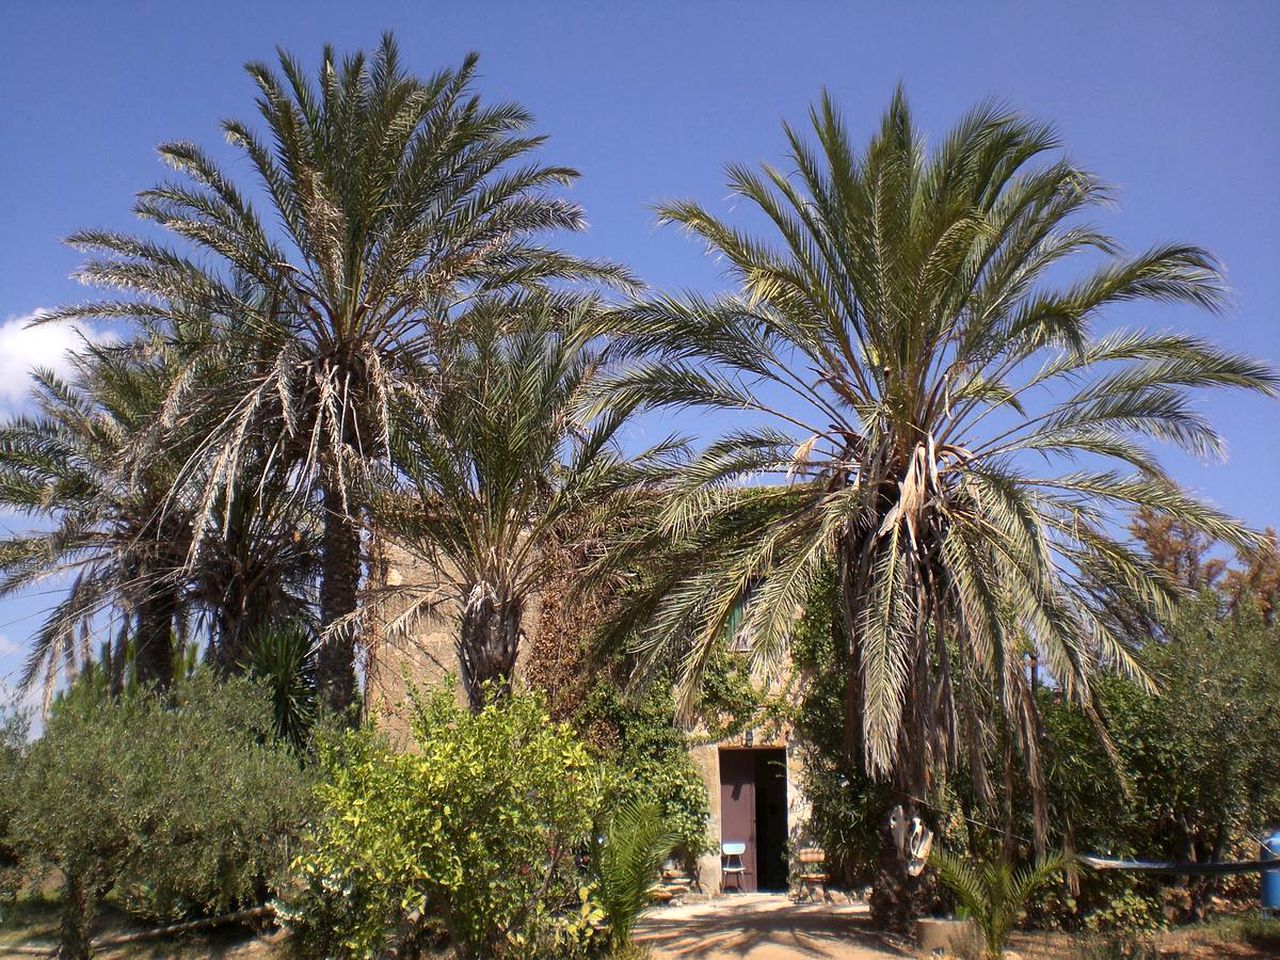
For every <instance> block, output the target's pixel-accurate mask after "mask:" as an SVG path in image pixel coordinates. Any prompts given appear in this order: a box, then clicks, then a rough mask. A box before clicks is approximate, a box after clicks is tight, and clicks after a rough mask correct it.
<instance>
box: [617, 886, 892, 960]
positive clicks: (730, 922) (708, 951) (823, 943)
mask: <svg viewBox="0 0 1280 960" xmlns="http://www.w3.org/2000/svg"><path fill="white" fill-rule="evenodd" d="M636 940H637V941H638V942H639V943H641V944H642V945H644V946H646V947H648V948H649V949H650V950H651V951H652V952H653V956H654V958H655V960H674V958H687V960H894V958H903V957H915V955H916V954H915V952H914V951H913V950H911V949H910V948H909V947H908V946H906V945H901V944H898V943H895V942H894V941H893V940H891V939H889V938H887V937H885V936H884V935H883V934H879V933H876V932H875V931H873V930H871V928H870V924H869V922H868V919H867V908H866V906H865V904H856V903H855V904H838V905H830V904H796V903H792V902H791V901H790V900H788V899H787V898H786V897H782V896H772V895H767V894H741V895H731V896H727V897H721V898H718V899H716V900H712V901H709V902H707V903H700V904H691V905H689V906H681V907H664V908H659V909H656V910H653V911H650V912H649V913H648V914H646V915H645V917H644V918H643V919H642V920H641V921H640V924H639V926H638V928H637V935H636Z"/></svg>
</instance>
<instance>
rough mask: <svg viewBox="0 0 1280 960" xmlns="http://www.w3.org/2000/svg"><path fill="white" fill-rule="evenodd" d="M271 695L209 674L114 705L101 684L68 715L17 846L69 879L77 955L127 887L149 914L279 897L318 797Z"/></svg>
mask: <svg viewBox="0 0 1280 960" xmlns="http://www.w3.org/2000/svg"><path fill="white" fill-rule="evenodd" d="M271 730H272V718H271V710H270V706H269V704H268V702H267V698H266V695H265V694H264V692H263V691H262V690H261V688H259V687H258V686H257V685H255V684H253V683H252V682H250V681H247V680H243V679H235V680H229V681H227V682H226V683H223V684H220V683H218V682H216V680H215V679H214V678H213V677H212V676H211V675H210V674H209V673H208V672H207V671H200V672H198V673H197V674H196V675H195V676H193V677H191V678H189V679H184V680H182V681H180V682H179V683H177V684H176V685H175V687H174V688H173V689H172V690H171V691H170V693H169V695H168V696H167V697H161V696H159V695H157V694H155V693H153V692H150V691H143V692H139V693H134V694H127V695H124V696H121V697H118V698H113V697H111V696H108V695H106V694H105V693H104V691H103V689H102V685H101V684H100V683H98V682H97V681H96V678H94V677H92V676H87V677H85V678H83V679H82V681H81V682H79V683H77V684H76V685H74V686H73V687H72V689H71V690H70V691H69V692H68V693H67V694H66V695H65V696H63V697H62V698H61V699H60V700H59V701H58V702H57V703H56V704H55V706H54V709H53V711H52V712H51V714H50V716H49V719H48V722H47V724H46V725H45V729H44V733H43V735H42V736H41V737H40V739H38V740H37V741H35V743H33V744H32V745H31V747H30V750H29V751H28V753H27V755H26V757H25V758H24V759H23V761H22V763H21V770H20V772H19V774H18V776H17V777H16V780H15V784H14V787H15V790H14V795H13V804H14V805H13V816H12V821H11V823H10V837H11V842H13V843H14V845H15V846H16V847H17V849H18V851H19V852H20V853H21V854H22V855H23V856H24V857H25V858H26V859H28V860H29V861H30V862H31V863H32V864H33V865H35V866H37V867H41V868H48V867H55V868H57V869H58V870H60V871H61V872H62V874H63V876H64V877H65V887H64V896H63V900H64V925H63V942H64V951H65V952H66V955H69V956H81V955H84V956H87V941H88V932H89V927H90V925H91V923H92V920H93V915H94V912H95V909H96V906H97V903H98V902H99V901H100V899H101V898H102V897H103V896H105V895H106V894H107V893H108V892H109V891H111V890H112V889H114V890H115V891H116V892H117V894H118V896H119V898H120V901H121V902H122V903H123V904H124V905H125V906H126V907H127V908H128V909H130V910H133V911H135V912H137V913H140V914H143V915H146V916H149V917H156V918H159V917H164V918H168V917H176V916H180V915H185V914H191V913H203V912H221V911H223V910H226V909H229V908H232V907H235V906H239V905H242V904H245V903H252V902H259V901H261V900H262V899H265V898H266V897H267V896H268V895H269V894H270V891H271V890H272V889H273V888H274V887H275V885H276V882H277V880H278V879H279V878H280V876H281V875H282V873H283V872H284V870H285V868H286V867H287V865H288V862H289V859H290V855H291V851H290V846H291V841H292V839H293V838H294V837H295V836H296V835H297V833H298V832H299V831H300V829H301V825H302V823H303V822H305V818H306V814H307V811H308V803H309V796H310V786H309V784H308V783H307V781H306V776H305V774H304V772H303V771H302V770H301V768H300V767H299V766H298V763H297V761H296V759H295V758H294V757H293V756H292V754H291V753H290V752H289V750H288V749H287V747H285V746H283V745H280V744H278V743H277V742H276V741H274V740H273V739H272V738H271V736H270V732H271Z"/></svg>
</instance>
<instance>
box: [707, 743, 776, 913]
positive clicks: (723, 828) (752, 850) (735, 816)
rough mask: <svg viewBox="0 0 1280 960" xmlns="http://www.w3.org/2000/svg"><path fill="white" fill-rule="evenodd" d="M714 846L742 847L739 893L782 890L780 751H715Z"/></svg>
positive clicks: (732, 883)
mask: <svg viewBox="0 0 1280 960" xmlns="http://www.w3.org/2000/svg"><path fill="white" fill-rule="evenodd" d="M720 841H721V843H743V844H745V845H746V852H745V853H743V855H742V865H743V868H744V869H743V872H742V874H741V875H740V877H739V879H741V881H742V883H741V887H742V889H743V890H744V891H748V892H750V891H756V890H774V891H778V890H786V889H787V751H786V750H785V749H782V748H766V749H760V750H752V749H749V748H742V749H735V748H728V747H722V748H721V749H720ZM728 885H729V889H734V887H735V886H737V884H736V883H735V882H734V880H730V881H729V884H728Z"/></svg>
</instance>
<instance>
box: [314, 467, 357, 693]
mask: <svg viewBox="0 0 1280 960" xmlns="http://www.w3.org/2000/svg"><path fill="white" fill-rule="evenodd" d="M320 549H321V556H320V629H321V645H320V653H319V657H318V658H317V663H316V685H317V688H318V692H319V696H320V702H321V704H323V705H324V706H325V707H327V708H328V709H329V710H332V711H334V712H335V713H345V712H346V711H347V710H348V709H349V708H350V707H351V705H352V704H353V703H355V695H356V670H355V648H356V643H355V625H354V624H352V623H351V622H350V621H349V620H347V621H346V622H343V621H344V620H346V618H348V617H350V616H351V614H353V613H355V612H356V600H357V597H358V595H359V590H360V525H359V523H358V521H357V520H356V519H355V518H354V517H352V516H351V515H350V513H349V511H348V508H347V504H346V502H345V499H344V498H343V496H342V494H341V492H340V491H339V490H338V489H337V484H336V483H331V484H329V485H328V487H327V488H326V490H325V492H324V535H323V538H322V541H321V547H320Z"/></svg>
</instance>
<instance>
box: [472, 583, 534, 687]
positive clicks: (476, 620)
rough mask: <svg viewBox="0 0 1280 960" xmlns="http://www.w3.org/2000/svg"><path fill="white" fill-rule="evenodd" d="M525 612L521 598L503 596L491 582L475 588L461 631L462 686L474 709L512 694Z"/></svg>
mask: <svg viewBox="0 0 1280 960" xmlns="http://www.w3.org/2000/svg"><path fill="white" fill-rule="evenodd" d="M523 613H524V602H523V601H522V600H520V599H516V598H500V597H499V596H498V595H497V593H496V591H494V589H493V588H492V587H490V586H489V585H488V584H477V585H476V586H475V587H473V588H472V590H471V595H470V596H469V597H468V598H467V602H466V605H465V607H464V608H463V611H462V623H461V629H460V630H459V634H458V662H459V664H460V665H461V667H462V687H463V689H464V690H465V691H466V692H467V702H468V703H469V704H470V706H471V709H472V710H474V711H479V710H481V709H483V707H484V705H485V704H486V703H487V702H489V701H491V700H494V699H502V698H505V697H507V696H508V695H509V694H510V693H511V679H512V676H513V675H514V673H515V669H516V657H517V655H518V653H519V650H520V621H521V618H522V616H523Z"/></svg>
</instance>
